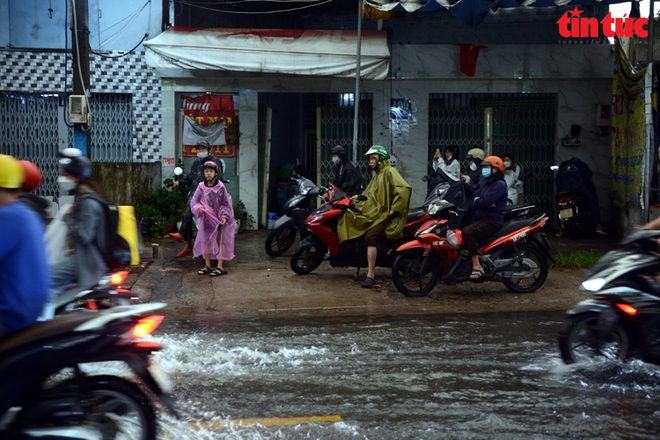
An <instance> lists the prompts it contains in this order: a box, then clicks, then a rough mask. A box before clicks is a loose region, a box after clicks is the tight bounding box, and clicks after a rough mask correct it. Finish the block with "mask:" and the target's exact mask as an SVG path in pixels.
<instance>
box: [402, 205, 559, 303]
mask: <svg viewBox="0 0 660 440" xmlns="http://www.w3.org/2000/svg"><path fill="white" fill-rule="evenodd" d="M428 211H429V215H430V216H431V217H432V218H431V219H429V220H428V221H427V222H425V223H424V224H423V225H422V226H420V227H419V229H418V230H417V232H416V233H415V238H414V239H413V240H410V241H408V242H407V243H404V244H403V245H402V246H400V247H399V248H397V250H396V252H397V253H398V257H397V258H396V261H395V262H394V265H393V267H392V280H393V281H394V285H395V286H396V288H397V289H398V290H399V292H401V293H403V294H404V295H406V296H413V297H420V296H426V295H428V294H429V292H431V290H433V288H434V287H435V286H436V284H437V283H438V282H439V281H443V282H445V283H447V284H453V283H461V282H464V281H471V282H479V283H481V282H484V281H498V282H501V283H503V284H504V285H505V286H506V287H507V288H508V289H510V290H512V291H514V292H520V293H527V292H534V291H535V290H536V289H538V288H539V287H541V286H542V285H543V283H544V282H545V279H546V277H547V276H548V259H550V260H552V256H551V255H550V252H549V251H550V244H549V243H548V240H547V239H546V238H545V234H543V233H542V232H540V231H541V229H543V227H544V226H545V225H546V223H547V222H548V220H549V219H548V217H547V216H546V215H545V214H539V215H537V216H535V217H533V218H531V219H523V220H514V221H510V222H508V223H505V224H504V225H503V226H502V228H501V229H500V230H499V231H497V232H495V233H494V234H493V235H492V236H490V237H486V238H484V239H481V240H479V241H478V244H479V246H480V248H479V252H480V253H481V254H482V256H481V257H480V258H481V265H482V266H483V267H484V272H485V273H484V275H483V276H481V277H480V278H478V279H476V280H471V279H470V273H471V272H472V260H471V258H470V255H469V254H468V252H467V250H465V249H464V248H463V247H462V246H463V237H462V234H461V231H460V230H459V229H455V230H451V229H449V228H448V227H447V222H448V219H449V218H450V216H452V215H456V214H457V213H456V207H455V206H454V205H453V204H451V203H449V202H447V201H445V200H439V201H436V202H434V203H433V204H432V205H431V206H430V207H429V210H428Z"/></svg>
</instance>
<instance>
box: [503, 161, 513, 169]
mask: <svg viewBox="0 0 660 440" xmlns="http://www.w3.org/2000/svg"><path fill="white" fill-rule="evenodd" d="M504 167H505V168H510V167H511V162H509V161H508V160H506V161H504Z"/></svg>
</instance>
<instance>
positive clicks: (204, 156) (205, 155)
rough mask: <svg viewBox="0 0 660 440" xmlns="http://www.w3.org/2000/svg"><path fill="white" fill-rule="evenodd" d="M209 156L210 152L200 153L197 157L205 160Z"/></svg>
mask: <svg viewBox="0 0 660 440" xmlns="http://www.w3.org/2000/svg"><path fill="white" fill-rule="evenodd" d="M208 155H209V152H208V151H198V152H197V157H199V158H200V159H204V158H206V157H207V156H208Z"/></svg>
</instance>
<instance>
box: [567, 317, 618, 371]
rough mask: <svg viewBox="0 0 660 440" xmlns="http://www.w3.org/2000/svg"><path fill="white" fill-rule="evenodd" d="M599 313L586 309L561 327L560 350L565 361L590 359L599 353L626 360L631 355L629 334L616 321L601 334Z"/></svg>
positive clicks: (572, 361)
mask: <svg viewBox="0 0 660 440" xmlns="http://www.w3.org/2000/svg"><path fill="white" fill-rule="evenodd" d="M598 316H599V314H598V313H593V312H592V313H585V314H582V315H577V316H574V317H572V318H570V319H567V320H566V321H565V322H564V325H563V326H562V327H561V329H560V330H559V351H560V352H561V357H562V359H563V360H564V363H566V364H572V363H574V362H580V361H589V360H593V359H595V358H598V357H603V358H606V359H611V360H615V359H618V360H625V359H626V358H627V357H628V350H629V342H628V335H627V334H626V332H625V330H623V329H622V328H621V327H620V326H618V325H615V326H614V327H613V328H612V330H611V331H610V332H609V334H604V335H603V334H602V330H600V327H599V325H598Z"/></svg>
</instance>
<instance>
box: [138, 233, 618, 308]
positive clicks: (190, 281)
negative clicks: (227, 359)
mask: <svg viewBox="0 0 660 440" xmlns="http://www.w3.org/2000/svg"><path fill="white" fill-rule="evenodd" d="M269 232H270V231H269V230H259V231H247V232H243V233H241V234H239V235H237V237H236V250H235V251H236V252H235V253H236V258H235V259H234V260H233V261H230V262H227V263H225V269H226V270H227V271H228V274H227V275H223V276H220V277H215V278H212V277H209V276H208V275H205V276H200V275H197V271H198V270H199V269H200V268H202V267H203V262H202V261H201V260H196V261H193V259H192V258H191V257H187V258H182V259H176V258H175V255H176V254H177V253H178V252H179V251H180V250H181V249H182V248H183V245H182V244H180V243H177V242H176V241H174V240H173V239H170V238H163V239H159V240H158V241H157V243H158V244H159V246H158V255H157V256H156V257H155V258H145V259H144V261H143V266H145V267H146V268H145V269H144V270H142V272H141V273H136V274H131V276H132V277H133V279H132V280H130V282H132V283H133V285H132V288H133V290H134V291H135V292H137V293H139V294H140V295H141V296H142V297H143V298H144V299H145V300H148V301H152V302H154V301H160V302H165V303H167V304H168V311H169V312H170V313H173V312H175V313H176V314H177V315H179V316H181V318H182V319H185V318H186V317H189V318H191V317H194V316H196V315H199V314H203V315H208V314H212V315H213V316H217V317H218V318H221V319H240V318H241V317H261V318H284V317H296V316H301V317H302V316H306V317H314V316H350V315H368V316H374V315H392V314H398V315H415V314H442V313H484V312H500V311H525V310H566V309H568V308H570V307H571V306H573V305H574V304H575V303H576V302H578V301H579V300H581V299H584V298H587V297H588V295H587V294H585V293H583V292H579V291H578V287H579V284H580V281H581V279H582V275H583V273H584V270H552V269H551V270H550V273H549V275H548V279H547V280H546V283H545V284H544V286H543V287H542V288H541V289H539V290H538V291H536V292H534V293H531V294H517V293H513V292H511V291H509V290H508V289H506V288H505V287H504V286H503V285H501V284H499V283H483V284H472V283H462V284H459V285H454V286H446V285H438V286H437V287H436V288H435V289H434V290H433V291H432V292H431V294H430V295H429V296H427V297H424V298H407V297H405V296H404V295H402V294H401V293H399V292H398V291H397V290H396V288H395V287H394V285H393V283H392V279H391V269H387V268H377V269H376V277H377V279H378V280H379V281H380V282H381V283H382V285H383V287H382V288H381V289H363V288H361V287H360V284H359V282H356V281H355V280H354V278H353V275H354V274H355V269H354V268H333V267H331V266H330V265H329V263H327V262H324V263H322V264H321V266H320V267H319V268H318V269H316V270H315V271H314V272H312V273H310V274H308V275H304V276H300V275H297V274H295V273H294V272H293V271H292V270H291V268H290V267H289V260H290V256H291V254H292V253H293V251H294V250H295V248H296V247H297V243H296V244H294V246H293V247H292V249H290V250H289V251H288V252H287V253H286V254H284V255H283V256H280V257H276V258H272V257H269V256H268V255H267V254H266V252H265V250H264V244H265V241H266V237H267V236H268V233H269ZM549 238H550V240H551V243H552V245H553V247H554V248H555V250H559V251H560V252H564V253H569V252H570V251H572V250H575V249H582V250H590V249H592V250H594V251H595V252H601V253H603V252H605V251H607V250H609V249H612V248H613V247H614V245H615V244H616V240H614V239H611V238H608V237H603V238H595V239H593V240H571V239H567V238H557V237H549ZM142 254H143V255H145V254H146V255H147V256H150V255H151V243H150V242H147V243H145V248H144V249H143V252H142ZM365 274H366V269H363V270H362V271H361V273H360V275H361V276H360V282H361V281H362V279H363V278H364V276H365Z"/></svg>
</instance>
